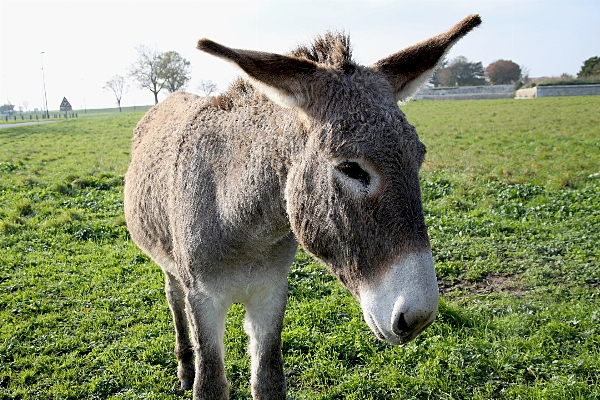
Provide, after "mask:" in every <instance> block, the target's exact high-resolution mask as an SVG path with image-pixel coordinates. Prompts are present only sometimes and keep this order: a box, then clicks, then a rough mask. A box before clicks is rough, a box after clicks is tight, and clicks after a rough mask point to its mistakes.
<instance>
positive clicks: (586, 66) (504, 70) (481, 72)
mask: <svg viewBox="0 0 600 400" xmlns="http://www.w3.org/2000/svg"><path fill="white" fill-rule="evenodd" d="M562 78H572V79H574V77H571V76H570V75H567V74H563V75H562ZM589 78H596V79H600V58H599V57H597V56H596V57H591V58H589V59H587V60H585V61H584V63H583V66H582V67H581V70H580V71H579V73H578V74H577V79H581V80H584V79H589ZM528 80H529V72H528V71H527V69H526V68H524V67H521V66H519V65H518V64H517V63H515V62H513V61H512V60H497V61H494V62H493V63H491V64H490V65H488V66H487V67H486V68H485V69H484V68H483V64H482V63H481V62H470V61H469V60H468V59H467V58H466V57H464V56H458V57H456V58H454V59H452V60H450V61H448V60H445V61H444V62H443V63H442V66H441V68H440V69H438V70H437V71H436V73H435V74H434V75H433V77H432V78H431V81H430V83H431V84H433V85H434V86H436V87H440V86H442V87H452V86H482V85H487V84H492V85H511V84H515V87H520V86H522V85H524V84H525V83H527V81H528Z"/></svg>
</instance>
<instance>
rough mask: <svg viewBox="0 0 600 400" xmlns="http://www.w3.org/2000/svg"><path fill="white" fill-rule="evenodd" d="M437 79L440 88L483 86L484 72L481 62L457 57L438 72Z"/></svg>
mask: <svg viewBox="0 0 600 400" xmlns="http://www.w3.org/2000/svg"><path fill="white" fill-rule="evenodd" d="M437 79H438V80H439V83H440V85H442V86H478V85H484V84H485V71H484V70H483V65H482V64H481V62H477V63H475V62H469V60H467V58H466V57H464V56H458V57H456V58H455V59H453V60H451V61H450V62H449V63H448V66H447V67H445V68H442V69H441V70H440V72H439V74H438V77H437Z"/></svg>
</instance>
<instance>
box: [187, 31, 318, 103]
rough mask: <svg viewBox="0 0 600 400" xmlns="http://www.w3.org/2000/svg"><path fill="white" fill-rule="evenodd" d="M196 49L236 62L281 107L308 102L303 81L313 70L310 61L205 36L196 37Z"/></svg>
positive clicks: (262, 91) (260, 89)
mask: <svg viewBox="0 0 600 400" xmlns="http://www.w3.org/2000/svg"><path fill="white" fill-rule="evenodd" d="M198 49H199V50H202V51H205V52H207V53H209V54H212V55H214V56H217V57H219V58H222V59H224V60H226V61H229V62H231V63H233V64H235V65H237V66H238V67H239V68H241V69H242V71H244V72H245V74H246V78H247V79H248V80H249V81H250V83H252V84H253V85H254V86H255V87H256V88H257V89H258V90H259V91H260V92H261V93H263V94H264V95H266V96H267V97H268V98H270V99H271V100H273V101H274V102H275V103H277V104H279V105H281V106H283V107H302V106H305V105H306V104H307V103H308V91H307V89H306V88H307V83H308V81H310V77H311V76H312V75H313V74H314V73H315V72H316V70H317V65H316V64H315V63H314V62H312V61H309V60H304V59H300V58H296V57H289V56H282V55H279V54H274V53H263V52H259V51H250V50H239V49H232V48H229V47H226V46H223V45H220V44H218V43H215V42H213V41H212V40H208V39H201V40H200V41H198Z"/></svg>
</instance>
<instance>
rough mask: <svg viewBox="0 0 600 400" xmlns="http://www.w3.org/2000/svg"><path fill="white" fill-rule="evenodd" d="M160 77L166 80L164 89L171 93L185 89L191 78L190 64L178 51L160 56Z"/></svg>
mask: <svg viewBox="0 0 600 400" xmlns="http://www.w3.org/2000/svg"><path fill="white" fill-rule="evenodd" d="M160 60H161V62H160V71H159V76H160V77H161V78H162V79H163V80H164V87H165V89H167V91H168V92H169V93H173V92H176V91H178V90H181V89H183V88H185V86H186V85H187V83H188V81H189V80H190V79H191V76H190V73H191V71H190V69H191V68H190V62H189V61H188V60H186V59H185V58H183V57H181V55H180V54H179V53H177V52H176V51H167V52H166V53H163V54H162V55H161V56H160Z"/></svg>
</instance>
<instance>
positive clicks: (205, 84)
mask: <svg viewBox="0 0 600 400" xmlns="http://www.w3.org/2000/svg"><path fill="white" fill-rule="evenodd" d="M197 89H198V90H200V91H202V92H204V95H205V96H210V94H211V93H213V92H216V91H217V84H216V83H214V82H213V81H204V80H201V81H200V83H199V84H198V88H197Z"/></svg>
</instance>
